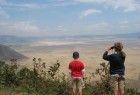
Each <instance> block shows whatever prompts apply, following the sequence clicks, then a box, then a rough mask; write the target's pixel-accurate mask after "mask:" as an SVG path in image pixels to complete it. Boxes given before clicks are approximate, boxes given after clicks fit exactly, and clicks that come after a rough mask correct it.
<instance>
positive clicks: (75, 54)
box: [73, 51, 79, 59]
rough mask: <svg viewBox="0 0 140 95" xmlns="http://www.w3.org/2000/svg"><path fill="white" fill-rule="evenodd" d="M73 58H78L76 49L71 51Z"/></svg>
mask: <svg viewBox="0 0 140 95" xmlns="http://www.w3.org/2000/svg"><path fill="white" fill-rule="evenodd" d="M73 58H74V59H78V58H79V52H77V51H75V52H73Z"/></svg>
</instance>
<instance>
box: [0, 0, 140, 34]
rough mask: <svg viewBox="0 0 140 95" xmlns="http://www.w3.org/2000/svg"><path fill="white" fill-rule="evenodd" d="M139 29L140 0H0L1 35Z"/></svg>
mask: <svg viewBox="0 0 140 95" xmlns="http://www.w3.org/2000/svg"><path fill="white" fill-rule="evenodd" d="M135 32H140V0H0V35H15V36H73V35H104V34H124V33H135Z"/></svg>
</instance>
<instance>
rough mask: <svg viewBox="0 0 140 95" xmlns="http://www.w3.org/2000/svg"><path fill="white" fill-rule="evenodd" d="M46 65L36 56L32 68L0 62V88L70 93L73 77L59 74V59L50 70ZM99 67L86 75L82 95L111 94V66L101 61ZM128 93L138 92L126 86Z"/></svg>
mask: <svg viewBox="0 0 140 95" xmlns="http://www.w3.org/2000/svg"><path fill="white" fill-rule="evenodd" d="M45 64H46V63H45V62H42V60H41V58H38V59H37V58H34V59H33V66H34V68H33V69H28V68H27V67H24V68H21V69H19V66H18V65H17V61H15V60H12V61H11V63H10V64H5V62H3V61H0V90H1V89H4V88H5V89H11V90H13V91H14V92H15V93H23V95H71V87H70V81H71V80H70V78H69V77H67V76H66V75H65V74H64V73H62V74H60V73H59V68H60V62H59V61H56V63H55V64H53V65H52V66H50V67H49V69H48V70H47V71H46V65H45ZM100 66H101V67H100V68H98V69H96V71H95V73H92V74H91V76H89V77H86V78H84V81H85V88H84V89H83V95H112V91H111V88H110V84H109V81H110V76H109V70H108V68H109V65H108V64H105V63H101V64H100ZM97 76H99V77H100V80H99V81H97V82H96V84H95V85H93V84H92V83H91V78H95V77H97ZM126 95H139V94H138V93H137V90H135V89H127V90H126Z"/></svg>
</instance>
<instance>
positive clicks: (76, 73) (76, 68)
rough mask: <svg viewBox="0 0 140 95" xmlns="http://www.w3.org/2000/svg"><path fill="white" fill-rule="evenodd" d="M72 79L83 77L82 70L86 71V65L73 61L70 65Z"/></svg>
mask: <svg viewBox="0 0 140 95" xmlns="http://www.w3.org/2000/svg"><path fill="white" fill-rule="evenodd" d="M69 69H70V70H71V76H72V77H82V70H84V64H83V62H81V61H80V60H73V61H71V62H70V64H69Z"/></svg>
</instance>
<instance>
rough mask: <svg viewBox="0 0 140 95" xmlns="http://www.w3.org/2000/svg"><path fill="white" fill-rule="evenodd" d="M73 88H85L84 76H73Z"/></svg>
mask: <svg viewBox="0 0 140 95" xmlns="http://www.w3.org/2000/svg"><path fill="white" fill-rule="evenodd" d="M72 88H75V89H76V88H78V89H82V88H84V81H83V79H82V78H72Z"/></svg>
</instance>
